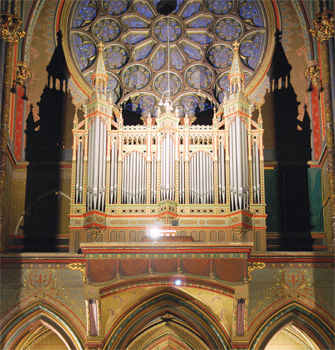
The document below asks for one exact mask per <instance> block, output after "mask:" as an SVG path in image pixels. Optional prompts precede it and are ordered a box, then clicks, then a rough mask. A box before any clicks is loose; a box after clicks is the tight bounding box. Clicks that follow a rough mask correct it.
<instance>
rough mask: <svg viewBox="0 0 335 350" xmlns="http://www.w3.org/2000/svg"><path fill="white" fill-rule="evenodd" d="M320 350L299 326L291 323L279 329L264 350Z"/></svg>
mask: <svg viewBox="0 0 335 350" xmlns="http://www.w3.org/2000/svg"><path fill="white" fill-rule="evenodd" d="M283 348H285V350H320V347H319V346H318V345H317V344H316V342H315V341H314V340H313V339H312V338H311V337H310V336H309V335H308V334H307V333H305V332H304V331H303V330H302V329H301V328H300V327H299V325H296V324H295V323H294V322H291V323H289V324H287V325H286V326H284V327H283V328H282V329H280V330H279V331H278V332H277V333H276V334H275V335H274V336H273V337H272V338H271V340H270V341H269V342H268V344H267V345H266V347H265V349H264V350H279V349H283Z"/></svg>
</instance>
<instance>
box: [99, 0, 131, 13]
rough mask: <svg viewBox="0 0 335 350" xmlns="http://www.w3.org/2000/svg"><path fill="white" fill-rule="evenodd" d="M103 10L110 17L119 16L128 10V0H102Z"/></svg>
mask: <svg viewBox="0 0 335 350" xmlns="http://www.w3.org/2000/svg"><path fill="white" fill-rule="evenodd" d="M103 4H104V9H105V10H106V11H107V12H108V13H109V14H110V15H121V13H124V12H126V11H127V10H128V7H129V1H128V0H104V2H103Z"/></svg>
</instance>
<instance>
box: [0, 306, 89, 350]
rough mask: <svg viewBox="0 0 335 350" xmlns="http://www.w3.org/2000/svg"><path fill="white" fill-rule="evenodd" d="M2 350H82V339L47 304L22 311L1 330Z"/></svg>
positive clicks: (71, 326)
mask: <svg viewBox="0 0 335 350" xmlns="http://www.w3.org/2000/svg"><path fill="white" fill-rule="evenodd" d="M1 334H2V338H1V342H0V348H1V349H8V350H9V349H15V350H25V349H30V350H43V349H46V350H73V349H76V350H83V349H84V346H83V339H82V337H80V335H79V334H78V332H77V330H76V329H75V327H74V326H73V325H72V324H70V322H69V321H68V320H67V319H66V318H65V317H63V315H61V314H59V313H58V312H57V311H56V310H54V309H53V308H52V307H51V306H49V305H46V304H45V303H41V302H37V303H34V304H33V305H30V306H29V307H27V308H26V309H25V310H22V312H21V313H19V314H18V315H17V316H16V317H15V318H13V319H11V320H10V322H8V323H7V324H6V325H5V326H4V327H3V329H2V330H1Z"/></svg>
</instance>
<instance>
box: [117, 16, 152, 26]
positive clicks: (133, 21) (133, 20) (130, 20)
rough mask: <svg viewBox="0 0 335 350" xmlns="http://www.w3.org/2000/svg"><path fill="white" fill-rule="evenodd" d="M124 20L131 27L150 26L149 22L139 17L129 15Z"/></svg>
mask: <svg viewBox="0 0 335 350" xmlns="http://www.w3.org/2000/svg"><path fill="white" fill-rule="evenodd" d="M122 21H123V23H124V24H125V25H126V26H128V27H129V28H148V24H147V23H146V22H144V21H143V20H142V19H140V18H138V17H127V18H124V19H123V20H122Z"/></svg>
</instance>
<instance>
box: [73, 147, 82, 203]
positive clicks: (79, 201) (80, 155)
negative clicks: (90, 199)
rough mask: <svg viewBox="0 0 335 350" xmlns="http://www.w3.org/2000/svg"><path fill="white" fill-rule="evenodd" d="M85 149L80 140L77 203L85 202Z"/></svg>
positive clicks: (77, 166)
mask: <svg viewBox="0 0 335 350" xmlns="http://www.w3.org/2000/svg"><path fill="white" fill-rule="evenodd" d="M83 169H84V149H83V143H82V142H79V144H78V149H77V164H76V197H75V203H76V204H82V203H83V178H84V173H83Z"/></svg>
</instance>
